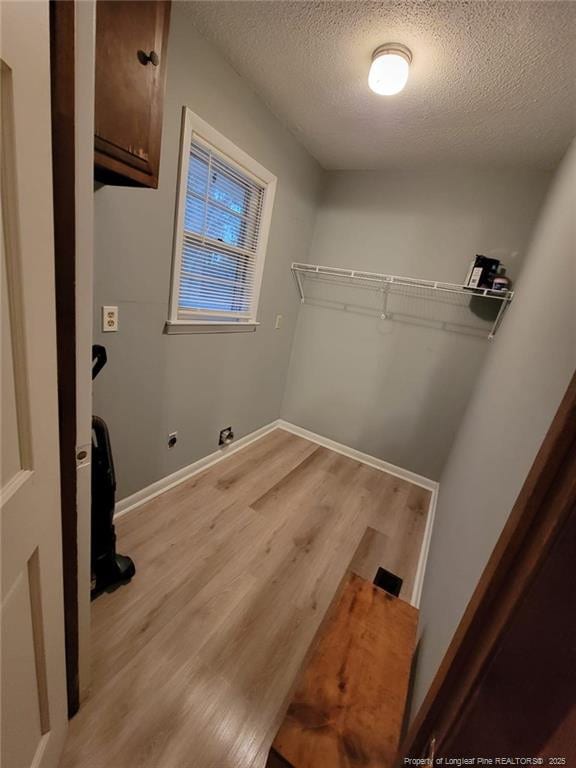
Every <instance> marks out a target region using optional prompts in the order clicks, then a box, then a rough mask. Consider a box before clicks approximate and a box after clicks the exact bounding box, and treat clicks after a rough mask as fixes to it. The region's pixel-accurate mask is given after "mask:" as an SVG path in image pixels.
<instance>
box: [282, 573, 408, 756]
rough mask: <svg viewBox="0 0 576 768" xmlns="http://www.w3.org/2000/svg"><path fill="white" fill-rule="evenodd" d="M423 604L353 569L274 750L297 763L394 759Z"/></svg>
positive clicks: (293, 701) (302, 680) (317, 644)
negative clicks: (399, 595) (392, 592)
mask: <svg viewBox="0 0 576 768" xmlns="http://www.w3.org/2000/svg"><path fill="white" fill-rule="evenodd" d="M417 617H418V611H417V610H416V609H415V608H413V607H412V606H411V605H408V603H405V602H404V601H403V600H400V599H398V598H395V597H393V596H392V595H389V594H388V593H387V592H384V591H383V590H381V589H379V588H378V587H375V586H374V585H373V584H372V583H371V582H369V581H366V580H365V579H361V578H360V577H359V576H357V575H355V574H352V575H351V576H350V579H349V581H348V583H347V585H346V587H345V589H344V591H343V592H342V595H341V596H340V599H339V600H338V603H337V605H336V606H335V608H334V610H333V611H332V613H331V616H330V619H329V621H328V622H327V624H326V626H325V627H324V628H323V629H322V631H321V633H320V637H319V638H318V640H317V643H316V646H315V650H314V653H313V655H312V658H311V659H310V661H309V662H308V664H307V665H306V668H305V670H304V673H303V675H302V678H301V681H300V683H299V685H298V687H297V689H296V692H295V694H294V696H293V698H292V701H291V703H290V706H289V707H288V712H287V714H286V718H285V720H284V722H283V723H282V726H281V728H280V730H279V732H278V734H277V736H276V738H275V739H274V743H273V749H274V750H275V752H276V753H277V756H280V757H281V758H283V759H284V760H286V761H287V762H288V763H289V764H291V765H293V766H294V768H354V767H355V766H362V768H388V767H389V766H392V765H393V762H394V759H395V757H396V752H397V749H398V744H399V741H400V731H401V728H402V720H403V716H404V709H405V706H406V697H407V693H408V682H409V677H410V666H411V661H412V655H413V652H414V646H415V643H416V626H417V620H418V618H417Z"/></svg>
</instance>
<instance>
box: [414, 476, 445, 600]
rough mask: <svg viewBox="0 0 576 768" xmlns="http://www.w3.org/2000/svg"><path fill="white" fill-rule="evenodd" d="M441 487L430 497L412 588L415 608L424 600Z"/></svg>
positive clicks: (437, 487)
mask: <svg viewBox="0 0 576 768" xmlns="http://www.w3.org/2000/svg"><path fill="white" fill-rule="evenodd" d="M439 488H440V486H439V485H438V483H436V488H434V490H433V491H432V493H431V495H430V504H429V505H428V516H427V517H426V527H425V528H424V536H423V538H422V544H421V545H420V555H419V556H418V566H417V568H416V576H415V577H414V586H413V587H412V597H411V598H410V603H411V605H413V606H414V607H415V608H419V607H420V600H421V598H422V588H423V586H424V576H425V575H426V566H427V564H428V554H429V552H430V542H431V541H432V528H433V527H434V519H435V518H436V504H437V502H438V491H439Z"/></svg>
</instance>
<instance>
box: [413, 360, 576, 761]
mask: <svg viewBox="0 0 576 768" xmlns="http://www.w3.org/2000/svg"><path fill="white" fill-rule="evenodd" d="M575 505H576V374H575V375H574V377H573V378H572V381H571V382H570V385H569V387H568V389H567V391H566V394H565V396H564V398H563V400H562V403H561V404H560V407H559V409H558V411H557V413H556V416H555V417H554V420H553V421H552V424H551V426H550V429H549V430H548V433H547V434H546V437H545V439H544V441H543V443H542V445H541V447H540V450H539V452H538V455H537V456H536V459H535V460H534V463H533V465H532V468H531V469H530V472H529V473H528V476H527V478H526V480H525V482H524V485H523V487H522V490H521V491H520V493H519V495H518V498H517V500H516V503H515V504H514V507H513V509H512V512H511V513H510V517H509V519H508V522H507V523H506V526H505V527H504V530H503V532H502V534H501V536H500V538H499V540H498V542H497V544H496V547H495V548H494V551H493V553H492V556H491V557H490V560H489V562H488V564H487V566H486V568H485V569H484V572H483V574H482V576H481V578H480V581H479V582H478V585H477V587H476V590H475V591H474V594H473V595H472V598H471V600H470V602H469V604H468V607H467V609H466V611H465V613H464V616H463V618H462V620H461V622H460V624H459V626H458V628H457V630H456V632H455V634H454V637H453V638H452V642H451V643H450V646H449V648H448V650H447V652H446V655H445V656H444V659H443V661H442V664H441V665H440V668H439V670H438V672H437V674H436V677H435V678H434V681H433V683H432V685H431V687H430V690H429V691H428V694H427V696H426V698H425V700H424V702H423V704H422V706H421V708H420V710H419V712H418V714H417V715H416V718H415V720H414V723H413V725H412V727H411V729H410V731H409V733H408V735H407V737H406V739H405V740H404V743H403V745H402V749H401V753H400V757H399V760H398V765H402V764H403V758H404V757H408V756H409V757H427V756H428V750H429V746H430V743H431V741H432V739H433V738H435V739H436V754H441V750H442V746H443V744H444V743H446V739H447V738H448V737H449V734H450V732H451V730H452V729H453V727H454V726H455V724H456V723H457V722H458V720H459V718H460V717H461V716H462V715H463V713H464V711H465V708H466V707H467V705H468V704H469V702H470V701H471V700H472V697H473V696H474V692H475V690H476V688H477V686H478V685H479V683H480V681H481V679H482V675H483V673H484V671H485V670H486V668H487V666H488V664H489V663H490V661H491V659H492V658H493V656H494V654H495V652H496V651H497V649H498V647H499V643H500V641H501V640H502V638H503V637H504V633H505V631H506V629H507V627H508V626H509V624H510V623H511V621H512V620H513V618H514V615H515V613H516V610H517V609H518V607H519V605H520V604H521V602H522V600H523V598H524V597H525V595H526V594H527V592H528V590H529V589H530V586H531V585H532V583H533V581H534V579H535V578H536V577H537V575H538V573H539V571H540V569H541V568H542V566H543V564H544V563H545V560H546V557H547V556H548V553H549V552H550V549H551V547H552V546H553V544H554V542H555V540H556V537H557V535H558V534H559V532H560V531H561V530H562V527H563V525H564V523H565V522H566V521H567V519H568V516H569V514H570V512H571V511H572V510H573V509H574V506H575Z"/></svg>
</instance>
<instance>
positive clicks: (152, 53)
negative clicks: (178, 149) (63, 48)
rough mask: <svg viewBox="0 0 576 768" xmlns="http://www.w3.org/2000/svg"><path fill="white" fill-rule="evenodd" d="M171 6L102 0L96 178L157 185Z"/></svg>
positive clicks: (159, 1) (157, 1) (148, 0)
mask: <svg viewBox="0 0 576 768" xmlns="http://www.w3.org/2000/svg"><path fill="white" fill-rule="evenodd" d="M169 22H170V2H166V1H164V0H145V1H144V2H140V1H139V0H127V1H125V0H98V2H97V4H96V97H95V105H94V108H95V129H94V133H95V136H94V177H95V179H96V180H97V181H100V182H102V183H104V184H117V185H121V186H136V187H153V188H154V189H155V188H156V187H157V186H158V173H159V169H160V144H161V138H162V113H163V107H164V86H165V82H166V53H167V42H168V27H169Z"/></svg>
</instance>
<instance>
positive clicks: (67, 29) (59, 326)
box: [50, 0, 80, 717]
mask: <svg viewBox="0 0 576 768" xmlns="http://www.w3.org/2000/svg"><path fill="white" fill-rule="evenodd" d="M75 16H76V14H75V3H74V0H50V70H51V102H52V178H53V201H54V270H55V280H56V344H57V354H58V360H57V366H58V411H59V420H58V423H59V432H60V493H61V499H62V507H61V520H62V554H63V572H64V573H63V579H64V635H65V644H66V689H67V694H68V716H69V717H72V716H73V715H74V714H76V712H77V711H78V708H79V706H80V686H79V672H78V670H79V664H78V533H77V532H78V514H77V482H76V442H77V441H76V294H75V285H76V137H75V71H76V67H75Z"/></svg>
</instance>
